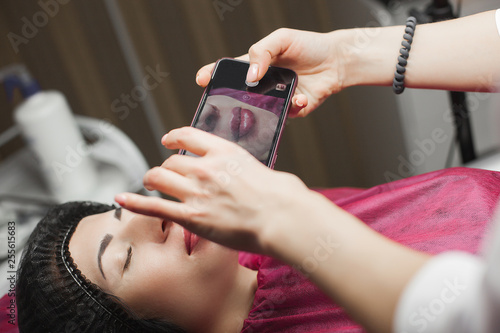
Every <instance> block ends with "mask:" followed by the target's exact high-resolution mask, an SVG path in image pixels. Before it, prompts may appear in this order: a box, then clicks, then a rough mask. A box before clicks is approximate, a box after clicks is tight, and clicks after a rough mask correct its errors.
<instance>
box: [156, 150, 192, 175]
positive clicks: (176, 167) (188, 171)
mask: <svg viewBox="0 0 500 333" xmlns="http://www.w3.org/2000/svg"><path fill="white" fill-rule="evenodd" d="M197 159H198V157H195V156H188V155H179V154H176V155H172V156H170V157H169V158H167V159H166V160H165V162H163V163H162V165H161V167H162V168H164V169H168V170H171V171H173V172H175V173H177V174H179V175H182V176H188V175H193V174H198V173H199V171H198V169H200V163H199V162H200V161H199V160H198V161H197Z"/></svg>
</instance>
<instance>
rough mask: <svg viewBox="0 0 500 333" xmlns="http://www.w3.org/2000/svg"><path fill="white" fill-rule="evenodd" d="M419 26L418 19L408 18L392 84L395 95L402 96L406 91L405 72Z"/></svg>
mask: <svg viewBox="0 0 500 333" xmlns="http://www.w3.org/2000/svg"><path fill="white" fill-rule="evenodd" d="M416 26H417V19H416V18H415V17H413V16H410V17H408V19H407V20H406V28H405V34H404V35H403V42H401V45H402V46H403V47H402V48H401V49H400V50H399V52H400V55H399V57H398V63H397V65H396V72H395V73H394V81H393V82H392V89H393V90H394V93H396V94H398V95H399V94H401V93H402V92H403V91H404V90H405V82H404V81H405V72H406V64H407V63H408V56H409V55H410V50H411V42H413V35H414V33H415V27H416Z"/></svg>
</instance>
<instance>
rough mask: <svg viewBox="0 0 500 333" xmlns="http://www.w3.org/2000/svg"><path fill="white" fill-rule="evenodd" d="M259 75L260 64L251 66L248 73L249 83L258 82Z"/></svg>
mask: <svg viewBox="0 0 500 333" xmlns="http://www.w3.org/2000/svg"><path fill="white" fill-rule="evenodd" d="M257 75H259V64H251V65H250V68H249V69H248V73H247V82H255V81H257Z"/></svg>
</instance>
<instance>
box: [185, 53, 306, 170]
mask: <svg viewBox="0 0 500 333" xmlns="http://www.w3.org/2000/svg"><path fill="white" fill-rule="evenodd" d="M248 67H249V64H248V62H244V61H239V60H234V59H229V58H224V59H221V60H219V61H218V62H217V63H216V65H215V68H214V70H213V73H212V78H211V80H210V82H209V84H208V85H207V87H206V89H205V92H204V93H203V96H202V98H201V101H200V104H199V105H198V109H197V111H196V114H195V116H194V119H193V122H192V124H191V126H193V127H196V128H199V129H201V130H204V131H206V132H210V133H213V134H215V135H217V136H220V137H222V138H224V139H227V140H229V141H232V142H236V143H237V144H239V145H240V146H242V147H243V148H245V149H246V150H248V151H249V152H250V153H251V154H252V155H253V156H254V157H255V158H257V159H258V160H259V161H261V162H262V163H264V164H265V165H267V166H268V167H270V168H273V167H274V163H275V161H276V156H277V148H278V145H279V141H280V138H281V134H282V132H283V128H284V124H285V120H286V117H287V114H288V110H289V108H290V105H291V98H292V96H293V93H294V90H295V86H296V85H297V75H296V74H295V73H294V72H293V71H291V70H289V69H285V68H280V67H273V66H270V67H269V69H268V71H267V73H266V75H265V76H264V77H263V78H262V79H261V80H260V81H258V82H257V84H256V85H255V84H252V86H249V85H247V83H246V82H245V78H246V75H247V71H248ZM181 154H188V153H187V152H184V151H183V152H181Z"/></svg>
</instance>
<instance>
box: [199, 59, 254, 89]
mask: <svg viewBox="0 0 500 333" xmlns="http://www.w3.org/2000/svg"><path fill="white" fill-rule="evenodd" d="M235 59H238V60H243V61H248V54H243V55H241V56H239V57H236V58H235ZM214 67H215V62H212V63H211V64H208V65H205V66H203V67H202V68H200V69H199V70H198V72H197V73H196V84H197V85H199V86H200V87H206V86H207V85H208V83H209V82H210V78H211V77H212V72H213V70H214Z"/></svg>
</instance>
